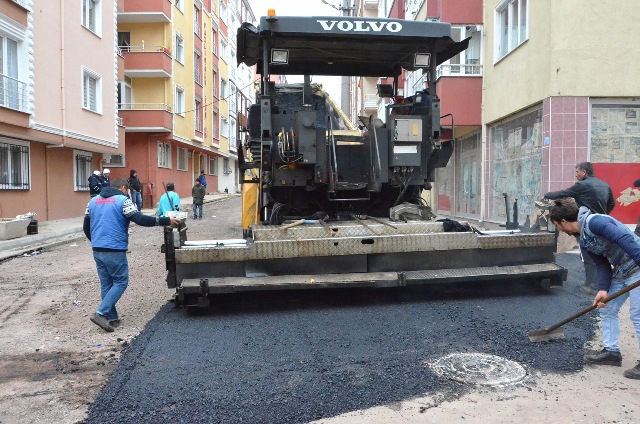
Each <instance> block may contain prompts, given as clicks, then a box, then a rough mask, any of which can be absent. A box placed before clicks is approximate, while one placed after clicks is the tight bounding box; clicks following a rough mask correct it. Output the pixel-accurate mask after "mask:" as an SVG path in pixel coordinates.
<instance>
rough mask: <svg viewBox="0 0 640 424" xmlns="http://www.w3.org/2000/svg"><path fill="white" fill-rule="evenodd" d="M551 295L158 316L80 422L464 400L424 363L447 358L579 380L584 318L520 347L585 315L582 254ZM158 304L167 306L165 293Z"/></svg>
mask: <svg viewBox="0 0 640 424" xmlns="http://www.w3.org/2000/svg"><path fill="white" fill-rule="evenodd" d="M557 263H558V264H560V265H562V266H564V267H565V268H567V269H568V270H569V277H568V281H566V282H565V285H564V286H563V287H560V288H554V289H551V290H549V291H540V290H537V289H533V288H531V287H529V286H523V285H511V284H505V283H501V284H497V283H496V284H493V283H483V284H478V285H469V284H467V285H463V286H456V287H453V286H444V287H422V288H400V289H380V290H330V291H304V292H303V291H298V292H265V293H257V294H250V295H248V294H244V295H231V296H227V297H224V298H219V299H217V300H216V301H215V302H214V304H213V305H212V307H211V308H210V310H207V311H205V312H204V313H198V314H189V313H187V311H185V310H183V309H175V308H174V307H173V305H171V304H168V305H167V306H166V307H164V308H163V309H162V310H161V311H160V312H159V314H158V315H157V316H156V317H155V318H154V319H153V320H152V321H151V322H150V323H149V325H148V326H147V328H146V329H145V330H144V331H143V332H142V333H141V334H140V336H139V337H138V338H137V339H136V340H135V341H134V342H133V343H132V344H131V345H130V347H129V348H128V349H127V351H126V352H125V353H124V355H123V358H122V361H121V365H120V366H119V368H118V369H117V371H116V372H115V373H114V374H113V375H112V376H111V378H110V380H109V382H108V384H107V386H106V387H105V388H104V390H103V391H102V393H101V394H100V395H99V397H98V399H97V400H96V402H95V403H94V404H93V405H92V407H91V408H90V412H89V418H88V419H87V422H88V423H107V422H109V423H161V422H167V423H305V422H308V421H312V420H317V419H321V418H327V417H332V416H335V415H338V414H342V413H346V412H349V411H353V410H357V409H364V408H370V407H374V406H381V405H389V404H393V403H394V402H399V401H402V400H406V399H410V398H412V397H417V396H424V395H429V394H439V395H441V396H444V397H447V398H456V397H458V396H459V395H460V394H462V393H464V392H465V391H466V390H469V389H470V387H469V386H466V385H464V384H462V383H458V382H455V381H452V380H447V379H441V378H439V377H437V376H436V375H435V374H434V373H433V372H432V371H431V369H430V368H429V367H428V366H425V362H428V361H430V360H433V359H435V358H438V357H440V356H442V355H447V354H449V353H454V352H480V353H487V354H493V355H497V356H500V357H503V358H506V359H509V360H512V361H516V362H518V363H520V364H521V365H523V366H525V367H526V369H527V370H528V373H529V375H530V376H532V377H530V380H531V381H530V382H529V383H527V384H535V374H536V372H537V371H545V372H558V373H566V372H576V371H578V370H580V369H582V367H583V355H584V351H583V345H584V343H585V341H587V340H589V339H590V338H592V337H593V335H594V329H595V316H596V315H595V313H591V314H590V315H588V316H585V317H582V318H580V319H578V320H576V321H574V322H572V323H570V324H567V325H565V326H564V331H565V339H563V340H558V341H553V342H544V343H531V342H530V341H529V339H528V337H527V333H528V332H529V331H530V330H535V329H540V328H545V327H547V326H549V325H551V324H554V323H555V322H559V321H561V320H562V319H564V318H566V317H568V316H570V315H573V314H574V313H575V312H577V311H579V310H581V309H583V308H585V307H587V306H589V305H590V302H591V299H592V297H591V296H588V295H586V294H584V293H582V292H581V291H580V290H578V286H579V284H581V282H582V281H583V279H584V271H583V268H582V263H581V262H580V257H579V255H576V254H572V253H566V254H560V255H557ZM167 295H168V296H169V295H170V293H169V292H168V293H167Z"/></svg>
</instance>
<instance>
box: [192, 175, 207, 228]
mask: <svg viewBox="0 0 640 424" xmlns="http://www.w3.org/2000/svg"><path fill="white" fill-rule="evenodd" d="M191 196H192V197H193V219H202V204H203V203H204V186H203V185H202V184H200V181H199V180H198V179H196V181H195V183H194V185H193V188H192V189H191Z"/></svg>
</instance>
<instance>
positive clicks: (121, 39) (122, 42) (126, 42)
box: [118, 31, 131, 52]
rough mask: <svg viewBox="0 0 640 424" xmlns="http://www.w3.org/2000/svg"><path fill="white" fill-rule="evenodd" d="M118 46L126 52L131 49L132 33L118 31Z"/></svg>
mask: <svg viewBox="0 0 640 424" xmlns="http://www.w3.org/2000/svg"><path fill="white" fill-rule="evenodd" d="M118 47H120V49H121V50H122V51H124V52H128V51H129V50H130V49H131V33H130V32H128V31H118Z"/></svg>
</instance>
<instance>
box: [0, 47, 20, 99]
mask: <svg viewBox="0 0 640 424" xmlns="http://www.w3.org/2000/svg"><path fill="white" fill-rule="evenodd" d="M0 78H2V81H0V106H4V107H8V108H11V109H16V110H23V109H24V107H25V106H26V105H25V98H24V96H25V94H26V92H25V87H26V85H25V83H23V82H21V81H18V42H17V41H15V40H12V39H11V38H9V37H6V36H0Z"/></svg>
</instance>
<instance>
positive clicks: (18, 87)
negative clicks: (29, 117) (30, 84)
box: [0, 75, 27, 112]
mask: <svg viewBox="0 0 640 424" xmlns="http://www.w3.org/2000/svg"><path fill="white" fill-rule="evenodd" d="M0 106H4V107H6V108H9V109H14V110H19V111H20V112H26V111H27V84H26V83H24V82H22V81H18V80H17V79H15V78H11V77H9V76H7V75H0Z"/></svg>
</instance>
